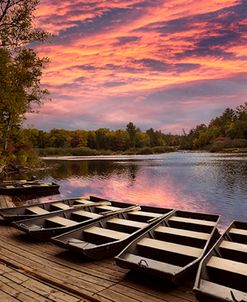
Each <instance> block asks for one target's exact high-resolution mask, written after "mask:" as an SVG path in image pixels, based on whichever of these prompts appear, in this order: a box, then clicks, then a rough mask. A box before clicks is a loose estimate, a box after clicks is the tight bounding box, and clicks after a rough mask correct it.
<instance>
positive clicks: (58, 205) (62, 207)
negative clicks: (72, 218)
mask: <svg viewBox="0 0 247 302" xmlns="http://www.w3.org/2000/svg"><path fill="white" fill-rule="evenodd" d="M51 206H52V207H54V208H58V209H59V210H67V209H70V208H71V207H70V206H69V205H67V204H65V203H61V202H59V203H54V204H52V205H51Z"/></svg>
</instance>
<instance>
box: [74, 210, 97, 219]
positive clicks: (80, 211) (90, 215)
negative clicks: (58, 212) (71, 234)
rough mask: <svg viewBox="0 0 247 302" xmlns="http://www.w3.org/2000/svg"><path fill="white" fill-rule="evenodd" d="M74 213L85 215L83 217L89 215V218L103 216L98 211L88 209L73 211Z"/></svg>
mask: <svg viewBox="0 0 247 302" xmlns="http://www.w3.org/2000/svg"><path fill="white" fill-rule="evenodd" d="M72 214H73V215H79V216H83V217H87V218H98V217H102V216H101V215H99V214H96V213H92V212H88V211H83V210H78V211H75V212H72Z"/></svg>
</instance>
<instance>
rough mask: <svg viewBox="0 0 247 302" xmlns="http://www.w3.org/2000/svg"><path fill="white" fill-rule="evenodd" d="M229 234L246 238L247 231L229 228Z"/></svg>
mask: <svg viewBox="0 0 247 302" xmlns="http://www.w3.org/2000/svg"><path fill="white" fill-rule="evenodd" d="M229 233H230V234H236V235H243V236H247V230H244V229H237V228H231V229H230V231H229Z"/></svg>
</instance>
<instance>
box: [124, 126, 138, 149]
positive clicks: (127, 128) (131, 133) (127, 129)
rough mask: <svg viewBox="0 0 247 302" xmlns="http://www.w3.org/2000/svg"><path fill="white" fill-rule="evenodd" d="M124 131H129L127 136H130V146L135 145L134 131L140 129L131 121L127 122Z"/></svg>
mask: <svg viewBox="0 0 247 302" xmlns="http://www.w3.org/2000/svg"><path fill="white" fill-rule="evenodd" d="M126 131H127V132H128V133H129V138H130V147H134V148H135V145H136V133H137V132H138V131H140V129H138V128H136V126H135V125H134V124H133V123H132V122H129V123H128V125H127V126H126Z"/></svg>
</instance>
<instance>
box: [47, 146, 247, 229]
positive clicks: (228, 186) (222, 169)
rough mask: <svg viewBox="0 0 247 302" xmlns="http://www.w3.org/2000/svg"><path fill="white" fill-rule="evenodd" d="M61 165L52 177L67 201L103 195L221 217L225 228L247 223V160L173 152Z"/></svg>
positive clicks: (236, 157)
mask: <svg viewBox="0 0 247 302" xmlns="http://www.w3.org/2000/svg"><path fill="white" fill-rule="evenodd" d="M147 158H148V160H141V161H140V160H128V159H125V160H123V161H119V160H118V158H116V159H115V161H110V160H107V161H99V160H98V161H68V162H67V161H60V162H59V163H61V164H60V166H59V167H58V168H57V169H54V170H52V171H51V170H50V171H48V172H46V173H48V175H41V177H44V178H45V177H48V176H50V177H52V178H53V179H54V180H58V182H59V183H60V185H61V188H60V192H61V193H62V196H63V197H67V196H69V197H72V196H80V195H86V194H90V195H98V196H102V197H105V198H109V199H113V200H114V199H115V200H122V201H126V202H135V203H139V204H146V205H153V206H160V207H171V208H178V209H184V210H188V211H197V212H207V213H218V214H221V215H222V219H221V225H223V226H225V225H226V224H227V223H230V222H231V221H232V220H234V219H238V220H247V212H246V207H247V199H246V196H247V157H244V156H243V157H241V160H240V159H239V156H235V155H234V156H232V155H227V156H226V155H221V154H217V155H216V154H209V153H192V152H190V153H170V154H163V155H159V156H157V157H155V156H153V158H155V159H156V160H150V159H149V157H147Z"/></svg>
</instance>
